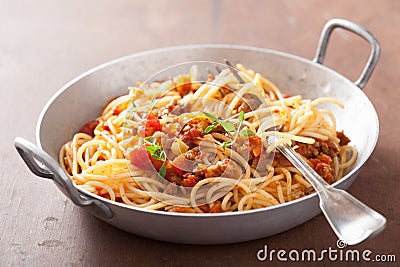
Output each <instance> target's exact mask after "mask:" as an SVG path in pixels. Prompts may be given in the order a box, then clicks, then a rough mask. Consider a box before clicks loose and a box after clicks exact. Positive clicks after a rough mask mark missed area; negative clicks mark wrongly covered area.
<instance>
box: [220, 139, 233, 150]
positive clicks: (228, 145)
mask: <svg viewBox="0 0 400 267" xmlns="http://www.w3.org/2000/svg"><path fill="white" fill-rule="evenodd" d="M231 145H232V143H231V142H229V141H225V142H223V143H222V145H221V147H222V149H223V150H225V149H226V148H227V147H230V146H231Z"/></svg>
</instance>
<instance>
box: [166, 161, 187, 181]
mask: <svg viewBox="0 0 400 267" xmlns="http://www.w3.org/2000/svg"><path fill="white" fill-rule="evenodd" d="M166 170H167V171H166V174H165V176H164V179H166V180H167V181H169V182H171V183H173V184H176V185H181V184H182V181H183V177H182V176H181V175H179V174H177V173H176V172H175V169H174V168H173V167H172V165H170V164H168V165H167V166H166Z"/></svg>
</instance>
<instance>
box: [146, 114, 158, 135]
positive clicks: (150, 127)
mask: <svg viewBox="0 0 400 267" xmlns="http://www.w3.org/2000/svg"><path fill="white" fill-rule="evenodd" d="M161 130H162V127H161V123H160V121H159V120H158V118H157V117H156V116H154V115H153V114H151V113H150V114H149V115H148V116H147V119H146V125H145V129H144V136H145V137H147V136H152V135H153V134H154V133H155V132H158V131H161Z"/></svg>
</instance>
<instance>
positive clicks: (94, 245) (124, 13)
mask: <svg viewBox="0 0 400 267" xmlns="http://www.w3.org/2000/svg"><path fill="white" fill-rule="evenodd" d="M399 14H400V1H396V0H393V1H364V0H357V1H347V0H340V1H311V0H307V1H239V0H236V1H219V0H215V1H194V0H193V1H183V0H182V1H153V0H146V1H128V0H125V1H123V0H118V1H105V0H104V1H103V0H102V1H100V0H96V1H94V0H93V1H78V0H73V1H64V2H62V3H61V2H59V1H49V0H47V1H40V2H39V1H19V0H18V1H5V0H4V1H0V94H1V98H0V99H1V119H2V123H1V127H0V131H1V139H0V162H1V169H0V266H9V265H29V266H92V265H94V266H98V265H100V266H112V265H113V266H118V265H131V266H214V265H215V266H216V265H226V266H246V265H257V264H259V265H265V266H266V265H269V266H272V263H270V262H263V263H260V262H258V261H257V258H256V253H257V251H258V250H259V249H260V248H262V247H263V246H264V245H268V246H269V247H270V248H274V249H280V248H284V249H287V250H290V249H295V248H314V249H316V250H321V249H324V248H328V247H329V246H331V247H333V248H336V245H335V243H336V238H335V236H334V234H333V233H332V231H331V229H330V227H329V225H328V224H327V222H326V220H325V218H324V217H323V216H322V215H320V216H318V217H316V218H314V219H313V220H311V221H309V222H307V223H305V224H303V225H301V226H299V227H297V228H295V229H292V230H289V231H287V232H284V233H282V234H278V235H275V236H272V237H268V238H263V239H260V240H256V241H251V242H246V243H240V244H231V245H223V246H185V245H178V244H169V243H163V242H158V241H154V240H149V239H145V238H142V237H138V236H135V235H131V234H128V233H125V232H123V231H120V230H118V229H115V228H113V227H111V226H109V225H107V224H106V223H103V222H102V221H100V220H98V219H96V218H95V217H93V216H91V215H89V214H87V213H86V212H84V211H83V210H81V209H80V208H77V207H75V206H74V205H73V204H72V203H71V202H70V201H69V200H67V199H66V198H65V197H64V196H63V195H62V194H61V193H60V192H59V191H58V190H57V188H56V187H55V186H54V184H53V183H51V182H50V181H48V180H44V179H40V178H37V177H35V176H34V175H33V174H31V173H30V172H29V171H28V169H27V168H26V166H25V165H24V164H23V163H22V161H21V159H20V158H19V157H18V155H17V154H16V151H15V150H14V148H13V145H12V141H13V138H14V137H16V136H23V137H26V138H28V139H30V140H32V141H34V139H35V136H34V132H35V125H36V120H37V118H38V115H39V113H40V111H41V109H42V107H43V106H44V104H45V103H46V101H47V100H48V99H49V97H50V96H51V95H52V94H53V93H54V92H55V91H56V90H57V89H58V88H59V87H61V86H62V85H63V84H64V83H66V82H67V81H69V80H70V79H72V78H74V77H75V76H76V75H78V74H80V73H81V72H83V71H85V70H87V69H89V68H91V67H93V66H95V65H97V64H100V63H103V62H105V61H108V60H110V59H113V58H116V57H120V56H123V55H127V54H131V53H135V52H138V51H142V50H147V49H152V48H158V47H164V46H170V45H178V44H190V43H231V44H243V45H252V46H259V47H265V48H271V49H275V50H280V51H284V52H288V53H292V54H295V55H299V56H302V57H305V58H312V57H313V55H314V53H315V48H316V45H317V41H318V37H319V33H320V31H321V29H322V27H323V25H324V23H325V22H326V21H327V20H328V19H330V18H337V17H339V18H346V19H350V20H353V21H355V22H357V23H359V24H361V25H363V26H364V27H366V28H367V29H369V30H370V31H371V32H372V33H374V35H375V36H376V37H377V38H378V39H379V41H380V43H381V46H382V55H381V59H380V62H379V64H378V67H377V68H376V70H375V72H374V74H373V77H372V79H371V80H370V82H369V83H368V85H367V86H366V87H365V89H364V91H365V93H366V94H367V95H368V96H369V98H370V99H371V100H372V102H373V103H374V105H375V107H376V109H377V112H378V115H379V118H380V123H381V127H380V130H381V132H380V139H379V142H378V144H377V147H376V149H375V151H374V153H373V155H372V157H371V158H370V159H369V161H368V162H367V163H366V165H365V168H364V169H363V170H362V172H361V174H360V176H359V178H358V179H357V181H356V182H355V183H354V184H353V185H352V187H351V188H350V190H349V191H350V192H351V193H352V194H354V195H355V196H356V197H358V198H359V199H360V200H362V201H364V202H365V203H366V204H367V205H369V206H371V207H372V208H375V209H377V210H378V211H380V212H381V213H383V214H384V215H385V216H386V217H387V219H388V225H387V228H386V229H385V231H384V232H383V233H381V234H380V235H379V236H377V237H376V238H374V239H372V240H368V241H366V242H364V243H362V244H360V245H357V246H355V247H354V248H358V249H360V250H362V249H371V250H372V251H373V252H374V253H386V254H396V257H397V264H399V262H400V253H399V245H400V241H399V237H400V236H399V233H400V223H399V216H400V212H399V206H400V205H399V202H398V199H399V191H400V186H399V179H400V177H399V176H400V171H399V170H400V168H399V166H400V157H399V155H400V153H399V150H400V146H399V143H400V137H399V136H400V126H399V124H398V123H399V118H400V115H399V112H398V108H399V107H400V106H399V104H398V103H399V100H400V94H399V92H400V91H399V88H398V87H399V78H398V77H399V75H398V74H399V67H400V53H399V52H400V51H399V48H400V32H399V30H398V29H399V28H400V15H399ZM328 50H329V51H328V55H327V60H326V63H327V65H329V66H330V67H332V68H334V69H336V70H338V71H339V72H340V73H342V74H344V75H346V76H348V77H350V78H351V79H355V78H357V76H358V74H359V73H360V71H361V69H362V67H363V64H364V63H365V61H366V58H367V56H368V53H369V50H368V45H367V44H366V43H365V42H364V41H362V40H361V39H360V38H357V37H354V36H353V35H350V34H346V33H345V32H343V31H337V32H335V33H334V34H333V38H332V43H331V44H330V46H329V49H328ZM273 263H274V264H277V263H278V262H277V260H275V261H274V262H273ZM303 264H306V263H303ZM308 264H309V263H308ZM328 264H332V265H339V264H343V263H340V262H335V263H331V262H329V261H326V262H324V263H323V264H321V266H322V265H324V266H327V265H328ZM348 264H349V265H350V266H358V265H362V264H361V263H354V262H353V263H348ZM289 265H290V266H293V265H294V264H293V263H290V264H289ZM296 265H298V266H300V265H301V264H296ZM311 265H313V264H311ZM365 265H366V266H375V265H376V263H367V264H365ZM395 265H396V264H394V263H386V264H384V266H395Z"/></svg>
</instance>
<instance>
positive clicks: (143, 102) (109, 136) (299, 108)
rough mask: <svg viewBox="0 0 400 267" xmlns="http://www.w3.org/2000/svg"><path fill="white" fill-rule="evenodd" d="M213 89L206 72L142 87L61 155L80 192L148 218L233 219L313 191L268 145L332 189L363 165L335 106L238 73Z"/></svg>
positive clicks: (113, 104) (216, 79)
mask: <svg viewBox="0 0 400 267" xmlns="http://www.w3.org/2000/svg"><path fill="white" fill-rule="evenodd" d="M237 68H238V69H239V74H240V75H241V76H242V78H243V80H244V83H240V82H239V80H238V79H237V78H236V77H235V75H234V74H233V73H232V71H231V70H230V69H229V68H227V69H224V70H223V71H221V72H220V73H219V74H218V75H216V76H214V75H212V74H209V77H208V80H207V81H205V82H204V81H202V82H199V81H198V75H199V74H198V73H199V70H198V68H197V67H196V66H192V68H191V70H190V72H189V74H186V75H179V76H176V77H172V78H170V79H167V80H164V81H157V82H152V83H139V84H138V87H131V88H129V93H128V94H127V95H123V96H119V97H117V98H115V99H112V100H111V101H110V102H109V103H108V104H107V105H106V107H105V108H104V109H103V111H102V114H101V116H100V117H99V118H97V119H96V120H95V121H92V122H89V123H87V124H86V125H85V126H84V127H83V128H82V129H81V130H80V132H79V133H77V134H75V135H74V137H73V139H72V140H71V141H70V142H68V143H66V144H65V145H64V146H63V147H62V148H61V150H60V154H59V162H60V164H61V166H62V167H63V168H64V169H65V170H66V171H67V172H68V173H69V174H70V176H71V179H72V180H73V181H74V183H75V184H76V186H77V187H79V188H81V189H83V190H86V191H88V192H91V193H94V194H97V195H99V196H101V197H104V198H107V199H110V200H112V201H117V202H122V203H125V204H127V205H131V206H136V207H140V208H144V209H150V210H165V211H172V212H191V213H204V212H211V213H214V212H228V211H243V210H250V209H258V208H263V207H268V206H272V205H278V204H281V203H285V202H288V201H292V200H295V199H298V198H301V197H302V196H305V195H307V194H309V193H311V192H312V191H313V189H312V187H311V185H310V183H309V182H308V181H307V180H306V179H305V178H304V177H303V176H302V174H301V173H300V172H299V171H298V170H297V169H296V168H294V167H293V166H292V165H291V163H290V162H289V161H288V160H287V159H286V158H284V157H283V155H281V154H280V153H279V152H277V151H276V149H275V148H276V146H277V145H279V144H277V143H275V144H273V145H268V143H267V141H266V139H267V138H268V136H272V135H276V136H280V137H282V139H280V140H281V142H286V143H288V144H290V145H291V146H292V147H293V148H294V149H295V150H296V152H297V153H299V154H300V155H301V156H302V157H303V159H304V160H305V161H306V162H307V163H308V164H309V165H310V166H311V167H312V168H313V169H314V170H315V171H316V172H317V173H318V174H319V175H321V177H322V178H324V179H325V180H326V181H327V182H328V183H333V182H335V181H337V180H339V179H340V178H341V177H343V176H344V175H345V173H346V170H347V169H348V168H349V167H351V166H352V165H353V163H354V162H355V160H356V157H357V151H356V150H355V149H354V147H352V146H350V145H348V143H349V142H350V140H349V139H348V138H347V137H346V136H345V134H344V133H343V132H337V131H336V120H335V117H334V115H333V114H332V113H331V112H330V111H329V110H326V109H320V108H318V107H317V106H318V105H319V104H320V103H324V102H329V103H332V104H334V105H338V106H339V107H342V108H343V105H342V104H341V103H340V102H338V101H336V100H334V99H331V98H318V99H315V100H308V99H302V97H301V96H300V95H296V96H289V95H283V94H282V93H281V92H280V90H279V89H278V88H277V87H276V86H275V85H274V84H273V83H272V82H271V81H269V80H267V79H266V78H264V77H263V76H262V75H261V74H259V73H256V72H254V71H253V70H250V69H246V68H245V67H243V66H242V65H240V64H239V65H237Z"/></svg>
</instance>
